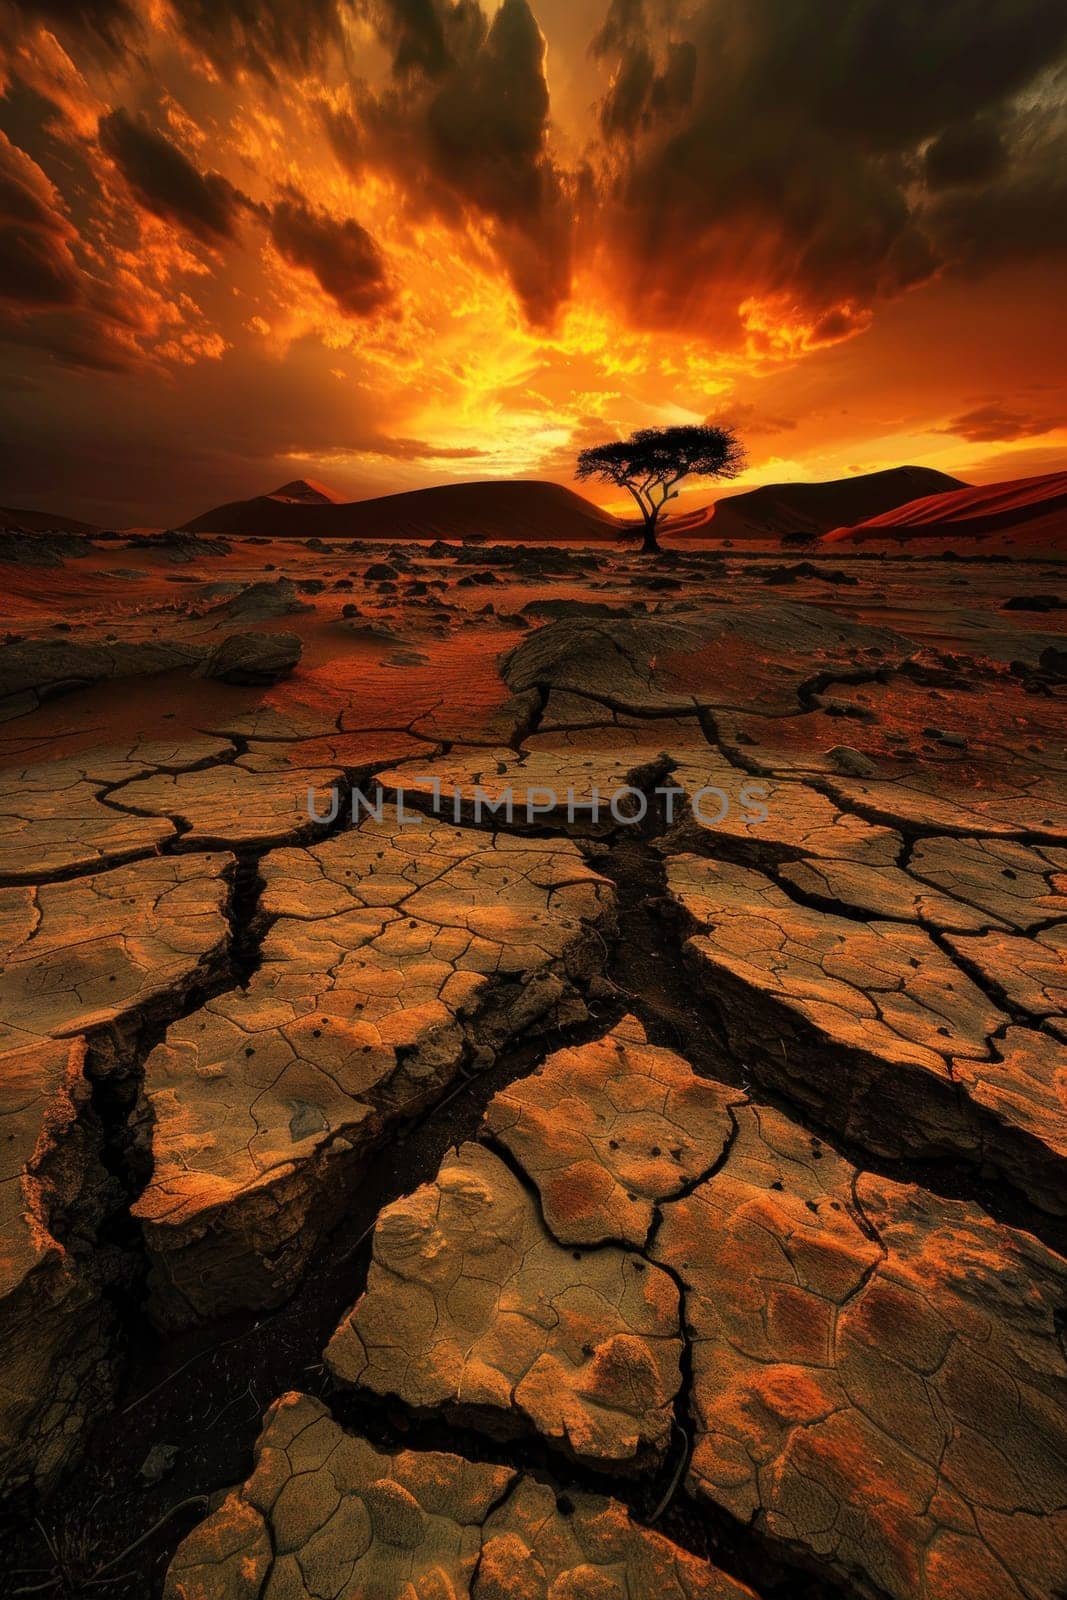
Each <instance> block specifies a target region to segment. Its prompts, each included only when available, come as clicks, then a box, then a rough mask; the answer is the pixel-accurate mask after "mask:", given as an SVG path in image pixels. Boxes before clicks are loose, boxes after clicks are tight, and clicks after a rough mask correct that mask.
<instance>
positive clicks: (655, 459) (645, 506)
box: [576, 424, 745, 550]
mask: <svg viewBox="0 0 1067 1600" xmlns="http://www.w3.org/2000/svg"><path fill="white" fill-rule="evenodd" d="M744 467H745V452H744V448H743V446H742V444H741V441H740V440H739V439H738V437H737V435H736V433H735V432H734V431H733V429H732V428H725V427H715V426H712V425H711V424H702V425H693V426H682V427H675V428H639V429H638V430H637V432H636V433H632V434H631V435H630V437H629V438H628V439H617V440H614V441H613V442H611V443H609V444H597V445H591V446H590V447H589V449H587V450H583V451H582V452H581V454H580V455H579V457H578V468H577V473H576V476H577V477H578V479H579V480H583V481H584V480H585V479H587V478H599V479H600V480H601V481H602V482H604V483H616V484H618V485H619V487H620V488H622V489H627V490H629V492H630V494H631V495H632V496H633V498H634V500H635V501H636V502H637V505H638V507H639V509H640V511H641V517H642V521H643V523H644V543H643V546H642V548H643V549H645V550H658V549H659V543H658V541H657V538H656V525H657V523H658V521H659V515H660V512H661V511H662V510H663V507H664V506H665V505H666V504H667V501H668V500H674V499H675V498H676V497H677V494H678V485H679V484H680V483H681V482H682V480H683V479H684V478H688V477H701V478H736V477H737V475H738V473H739V472H742V471H743V470H744Z"/></svg>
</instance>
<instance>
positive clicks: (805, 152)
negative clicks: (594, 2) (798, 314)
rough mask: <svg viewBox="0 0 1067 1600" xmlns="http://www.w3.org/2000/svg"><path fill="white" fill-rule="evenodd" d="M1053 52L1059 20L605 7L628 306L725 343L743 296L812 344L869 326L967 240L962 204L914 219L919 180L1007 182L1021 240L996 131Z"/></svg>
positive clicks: (833, 9)
mask: <svg viewBox="0 0 1067 1600" xmlns="http://www.w3.org/2000/svg"><path fill="white" fill-rule="evenodd" d="M1065 41H1067V10H1065V8H1064V7H1063V5H1062V0H944V3H941V0H939V3H938V4H937V5H936V6H932V5H930V4H928V3H927V0H921V3H920V0H703V3H701V4H699V5H698V6H697V7H696V8H695V9H694V10H693V11H691V12H688V13H685V14H683V13H681V12H678V11H677V8H676V7H674V6H673V5H672V4H670V0H613V4H612V5H611V6H610V8H609V10H608V13H607V17H606V20H605V22H604V24H603V26H602V28H601V29H600V31H599V33H598V35H597V36H596V39H595V41H594V46H593V49H594V53H595V54H596V55H598V56H599V57H601V58H603V59H605V60H606V61H607V62H608V63H609V64H610V65H611V67H612V69H613V79H612V84H611V87H610V89H609V90H608V93H607V95H606V96H605V98H604V100H603V102H602V104H601V107H600V123H601V128H602V131H603V136H604V139H603V161H602V182H603V186H604V189H605V195H606V225H607V228H608V231H609V234H610V236H611V237H612V239H613V242H614V244H615V247H616V252H617V264H618V273H619V278H620V284H621V287H622V289H623V292H624V293H625V294H626V296H627V298H628V299H629V301H630V302H631V305H632V306H633V308H634V309H635V310H636V311H637V312H638V314H639V315H643V316H644V317H645V318H647V319H648V320H651V321H662V322H676V323H681V322H685V321H689V320H691V321H694V322H697V323H704V324H705V325H708V326H712V327H715V328H716V329H717V330H718V329H721V330H723V331H726V330H727V329H728V327H729V323H730V319H731V308H732V307H736V304H737V301H738V299H739V297H740V294H739V291H741V290H742V289H743V288H744V286H745V285H747V286H748V288H747V292H748V293H750V294H756V295H777V296H780V297H781V299H782V300H783V301H784V302H789V303H792V304H794V305H796V306H798V307H799V308H800V309H801V310H802V311H803V312H804V313H805V314H807V315H808V316H810V317H812V318H813V319H816V321H817V326H816V327H815V331H814V334H813V337H815V338H816V339H832V338H835V337H840V336H842V335H844V334H846V333H848V332H849V331H853V330H854V329H855V328H857V327H861V326H864V325H865V321H866V320H869V318H868V316H867V313H868V312H869V308H870V307H872V306H873V305H874V304H875V303H876V302H877V301H878V300H879V299H883V298H886V297H889V296H892V295H895V294H897V293H899V292H901V291H902V290H903V289H905V288H907V287H908V286H909V285H912V284H915V283H918V282H921V281H922V280H923V279H924V278H926V277H928V276H929V275H931V274H932V273H933V272H934V271H936V270H937V269H938V268H939V267H940V266H942V265H943V264H944V262H945V261H946V260H947V259H953V258H954V255H956V254H958V253H959V252H960V251H965V250H966V249H967V248H968V245H969V241H968V240H967V237H966V236H967V233H968V231H970V234H971V241H970V243H973V244H975V245H976V244H977V241H978V239H979V237H980V233H981V229H980V226H979V225H978V222H977V217H976V216H975V214H974V213H975V211H976V209H977V208H976V207H975V205H974V203H973V202H972V203H971V204H961V203H960V202H958V201H954V202H953V204H952V205H951V206H949V205H947V204H945V205H940V204H935V203H933V202H929V201H926V200H924V199H923V198H922V182H923V179H924V177H925V180H926V182H927V183H928V184H929V185H930V186H931V189H930V191H928V192H930V193H932V191H933V189H935V188H936V189H937V190H938V191H941V190H945V189H947V188H949V187H950V186H951V185H953V184H960V183H975V184H978V183H980V182H983V181H986V180H988V179H990V178H993V177H1002V180H1003V183H1004V185H1005V196H1007V191H1008V190H1009V189H1012V187H1013V185H1014V193H1015V195H1016V199H1015V201H1014V203H1013V202H1012V201H1011V200H1008V202H1007V203H1008V213H1009V216H1010V217H1014V212H1015V211H1016V210H1019V211H1020V212H1021V213H1023V214H1021V215H1019V216H1018V217H1017V218H1014V221H1015V222H1016V223H1017V224H1018V226H1019V227H1020V228H1025V222H1026V215H1028V214H1029V212H1030V211H1031V209H1032V204H1033V202H1032V201H1031V200H1029V199H1024V198H1022V197H1023V196H1024V195H1025V194H1027V193H1030V194H1032V196H1033V201H1036V197H1037V194H1038V192H1039V191H1040V190H1041V188H1042V183H1041V182H1040V181H1038V180H1037V175H1036V173H1035V172H1033V171H1031V176H1030V178H1029V179H1028V180H1026V181H1024V182H1022V183H1021V184H1020V183H1017V182H1016V179H1017V178H1018V177H1019V176H1020V173H1019V167H1018V163H1019V160H1020V151H1019V149H1018V148H1016V147H1014V146H1013V144H1012V142H1011V137H1010V132H1005V131H1003V128H1004V126H1008V127H1009V129H1010V126H1011V118H1010V117H1009V115H1008V108H1009V107H1010V102H1011V99H1012V96H1013V95H1015V94H1016V93H1017V92H1018V91H1019V90H1021V89H1023V88H1024V87H1025V86H1027V85H1029V84H1031V83H1033V82H1034V81H1035V79H1036V78H1037V77H1038V75H1039V74H1040V73H1041V72H1042V70H1043V69H1046V68H1048V67H1049V66H1050V65H1052V64H1054V63H1055V62H1056V61H1057V59H1058V58H1059V57H1060V55H1061V53H1062V51H1063V49H1064V45H1065ZM684 47H688V48H689V50H690V51H691V52H692V54H691V56H689V57H688V58H685V57H680V56H679V51H681V50H683V48H684ZM680 60H685V61H687V64H686V66H685V70H684V71H683V70H682V68H681V67H680V66H679V65H678V62H679V61H680ZM1061 160H1062V149H1061ZM1030 165H1031V168H1033V163H1032V162H1031V163H1030ZM1042 176H1043V179H1045V180H1047V179H1048V178H1049V177H1050V176H1051V166H1049V167H1048V169H1047V170H1046V169H1044V168H1043V169H1042ZM1045 188H1046V190H1047V182H1046V184H1045ZM916 190H918V191H919V198H918V200H917V199H916ZM1049 198H1051V193H1049ZM950 236H951V240H954V245H953V244H952V243H951V242H950ZM717 288H718V289H720V291H721V294H720V296H719V297H717V295H716V290H717Z"/></svg>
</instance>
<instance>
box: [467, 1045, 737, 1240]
mask: <svg viewBox="0 0 1067 1600" xmlns="http://www.w3.org/2000/svg"><path fill="white" fill-rule="evenodd" d="M744 1100H745V1096H744V1094H743V1093H742V1091H740V1090H737V1089H728V1088H726V1087H725V1086H724V1085H723V1084H719V1083H715V1082H712V1081H710V1080H708V1079H706V1078H699V1077H697V1075H696V1073H695V1072H694V1071H693V1069H692V1067H691V1066H690V1065H689V1063H688V1062H687V1061H685V1060H683V1058H682V1057H681V1056H679V1055H677V1054H676V1053H675V1052H674V1051H673V1050H664V1049H662V1048H661V1047H659V1046H656V1045H652V1044H649V1042H648V1040H647V1038H646V1036H645V1032H644V1029H643V1028H642V1027H641V1024H640V1023H639V1022H638V1021H637V1019H636V1018H635V1017H624V1018H623V1019H622V1021H621V1022H620V1023H619V1024H618V1025H617V1026H616V1027H614V1028H613V1029H612V1030H611V1032H610V1033H609V1034H607V1035H606V1036H605V1037H604V1038H603V1039H596V1040H594V1041H593V1042H592V1043H590V1044H583V1045H575V1046H573V1047H571V1048H568V1049H565V1050H557V1051H555V1052H554V1053H553V1054H552V1055H550V1056H549V1057H548V1058H547V1060H546V1061H545V1062H544V1063H543V1065H542V1066H540V1067H538V1069H537V1071H536V1072H534V1073H531V1074H530V1075H529V1076H528V1077H525V1078H519V1079H517V1080H516V1082H515V1083H512V1084H509V1086H508V1087H507V1088H506V1089H502V1090H501V1091H500V1092H499V1093H498V1094H496V1095H494V1097H493V1099H492V1100H491V1101H490V1102H489V1105H488V1107H487V1109H486V1113H485V1123H484V1127H485V1131H486V1133H487V1134H488V1135H489V1136H490V1137H491V1138H493V1139H495V1140H496V1141H498V1142H499V1143H500V1144H502V1145H503V1146H504V1147H505V1148H506V1149H507V1150H508V1151H509V1153H510V1154H511V1156H512V1157H513V1158H514V1160H516V1161H517V1162H518V1163H519V1165H520V1166H521V1167H522V1169H523V1171H524V1172H525V1173H526V1174H527V1175H528V1177H529V1178H530V1179H531V1181H532V1182H533V1183H534V1184H535V1185H536V1187H537V1191H538V1193H539V1195H540V1198H541V1207H542V1212H543V1215H544V1219H545V1223H546V1225H547V1227H548V1229H549V1232H550V1233H551V1234H552V1236H553V1238H555V1239H557V1240H558V1241H559V1243H560V1244H570V1245H596V1244H606V1243H608V1242H613V1241H614V1242H621V1243H625V1244H629V1245H633V1246H636V1247H637V1248H638V1249H640V1248H641V1247H643V1245H644V1243H645V1240H646V1239H647V1238H648V1233H649V1229H650V1228H651V1226H652V1223H653V1219H654V1217H655V1214H656V1207H657V1205H658V1204H659V1203H660V1202H662V1201H663V1200H668V1199H675V1198H677V1197H678V1195H680V1194H681V1193H683V1192H684V1191H685V1190H686V1189H687V1188H688V1187H690V1186H691V1185H692V1184H694V1183H696V1182H697V1181H698V1179H700V1178H701V1177H702V1176H703V1175H704V1174H705V1173H706V1172H707V1171H708V1169H709V1168H710V1167H712V1166H713V1165H714V1164H715V1162H716V1161H718V1160H719V1159H720V1158H721V1156H722V1154H723V1151H724V1150H725V1148H726V1146H727V1143H728V1141H729V1139H730V1138H731V1136H732V1133H733V1129H734V1126H735V1124H734V1119H733V1116H732V1115H731V1111H732V1107H734V1106H735V1105H740V1104H742V1103H743V1102H744Z"/></svg>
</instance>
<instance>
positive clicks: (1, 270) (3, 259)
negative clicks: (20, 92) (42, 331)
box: [0, 131, 80, 311]
mask: <svg viewBox="0 0 1067 1600" xmlns="http://www.w3.org/2000/svg"><path fill="white" fill-rule="evenodd" d="M75 237H76V235H75V232H74V229H73V227H72V226H71V224H70V222H69V221H68V220H67V218H66V217H65V216H64V214H63V213H62V212H61V211H60V210H59V209H58V205H57V203H56V198H55V194H54V191H53V190H52V186H51V184H50V183H49V181H48V179H47V178H46V177H45V174H44V173H43V172H42V171H41V169H40V167H39V166H38V165H37V163H36V162H35V161H33V160H31V158H30V157H29V156H28V155H27V154H26V152H25V151H24V150H20V149H19V147H18V146H17V145H14V144H12V143H11V141H10V139H8V138H7V136H6V135H5V134H4V133H3V132H2V131H0V301H3V302H4V304H5V305H7V306H9V307H11V308H14V309H16V310H20V311H42V310H51V309H54V308H56V307H61V306H72V305H74V304H76V303H77V301H78V299H79V293H80V273H79V270H78V266H77V263H76V261H75V260H74V257H73V255H72V254H71V242H72V240H73V239H74V238H75Z"/></svg>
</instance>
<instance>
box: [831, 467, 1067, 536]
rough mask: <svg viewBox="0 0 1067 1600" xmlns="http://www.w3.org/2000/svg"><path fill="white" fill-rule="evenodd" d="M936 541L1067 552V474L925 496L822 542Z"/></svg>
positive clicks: (834, 530)
mask: <svg viewBox="0 0 1067 1600" xmlns="http://www.w3.org/2000/svg"><path fill="white" fill-rule="evenodd" d="M930 542H935V543H936V545H937V547H938V548H941V547H946V546H950V547H951V548H953V549H955V550H957V551H960V552H963V551H964V550H965V549H973V550H974V551H976V552H977V553H986V554H993V553H996V552H997V551H1003V552H1004V553H1005V554H1013V555H1026V554H1030V553H1033V554H1035V555H1040V554H1043V553H1049V554H1060V555H1067V472H1048V473H1044V474H1043V475H1042V476H1041V477H1040V478H1015V479H1012V480H1011V481H1009V482H1007V483H985V484H979V485H978V486H977V487H975V488H962V489H958V490H956V491H955V492H954V493H951V494H933V495H925V496H923V497H922V498H921V499H917V500H911V501H909V502H908V503H907V505H902V506H897V507H896V508H895V510H892V511H886V512H884V513H883V514H882V515H881V516H874V517H868V518H867V519H866V520H864V521H862V522H858V523H854V524H853V525H852V526H845V527H839V528H835V529H833V530H832V532H829V533H827V535H826V537H825V538H824V539H823V540H822V543H823V544H824V545H830V544H833V545H848V544H853V545H866V546H879V545H883V546H886V547H891V546H899V545H901V544H907V545H908V546H909V547H910V546H914V545H915V544H916V543H920V544H923V545H926V544H928V543H930Z"/></svg>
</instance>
